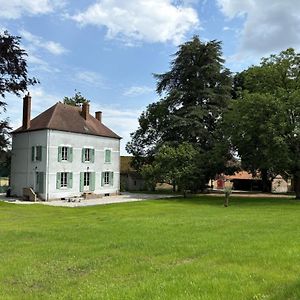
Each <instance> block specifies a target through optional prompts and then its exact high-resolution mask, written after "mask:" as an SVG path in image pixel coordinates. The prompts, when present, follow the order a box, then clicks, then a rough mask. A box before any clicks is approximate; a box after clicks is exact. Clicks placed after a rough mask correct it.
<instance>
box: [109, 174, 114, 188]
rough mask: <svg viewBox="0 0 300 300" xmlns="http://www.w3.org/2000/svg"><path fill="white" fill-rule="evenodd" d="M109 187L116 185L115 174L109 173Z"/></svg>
mask: <svg viewBox="0 0 300 300" xmlns="http://www.w3.org/2000/svg"><path fill="white" fill-rule="evenodd" d="M109 185H110V186H113V185H114V172H109Z"/></svg>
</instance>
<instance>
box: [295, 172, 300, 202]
mask: <svg viewBox="0 0 300 300" xmlns="http://www.w3.org/2000/svg"><path fill="white" fill-rule="evenodd" d="M294 191H295V193H296V199H297V200H300V171H298V172H296V173H295V174H294Z"/></svg>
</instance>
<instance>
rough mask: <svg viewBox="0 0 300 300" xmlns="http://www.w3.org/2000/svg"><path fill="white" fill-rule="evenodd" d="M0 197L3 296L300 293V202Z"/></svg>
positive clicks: (155, 296) (229, 296) (180, 296)
mask: <svg viewBox="0 0 300 300" xmlns="http://www.w3.org/2000/svg"><path fill="white" fill-rule="evenodd" d="M222 201H223V198H220V197H215V198H214V197H204V196H201V197H197V198H188V199H186V200H184V199H169V200H156V201H146V202H132V203H123V204H113V205H107V206H95V207H82V208H60V207H50V206H44V205H15V204H7V203H3V202H0V299H109V300H110V299H121V300H124V299H139V300H140V299H151V300H152V299H164V300H165V299H172V300H173V299H187V300H189V299H213V300H218V299H226V300H227V299H229V300H231V299H256V300H258V299H264V300H265V299H284V300H286V299H300V202H297V201H295V200H290V199H257V198H235V197H234V198H231V203H230V207H228V208H224V207H223V206H222Z"/></svg>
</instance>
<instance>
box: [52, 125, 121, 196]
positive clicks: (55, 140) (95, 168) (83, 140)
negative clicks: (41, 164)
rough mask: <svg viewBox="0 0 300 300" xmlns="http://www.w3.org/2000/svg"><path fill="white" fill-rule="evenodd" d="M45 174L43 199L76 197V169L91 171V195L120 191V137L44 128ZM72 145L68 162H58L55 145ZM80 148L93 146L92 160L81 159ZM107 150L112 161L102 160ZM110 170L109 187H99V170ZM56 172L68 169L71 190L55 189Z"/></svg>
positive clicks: (77, 175)
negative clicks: (45, 144) (112, 178)
mask: <svg viewBox="0 0 300 300" xmlns="http://www.w3.org/2000/svg"><path fill="white" fill-rule="evenodd" d="M48 135H49V136H48V140H49V144H48V153H49V166H48V169H49V175H48V176H49V177H48V178H47V180H46V182H48V183H47V194H48V195H47V198H48V199H56V198H63V197H70V196H80V195H81V192H80V172H87V171H89V172H95V176H96V178H95V191H93V193H95V194H106V193H118V192H119V190H120V140H119V139H113V138H107V137H100V136H94V135H87V134H78V133H72V132H63V131H57V130H49V131H48ZM59 146H71V147H72V148H73V161H72V162H58V147H59ZM82 148H93V149H95V159H94V163H90V162H85V163H83V162H82ZM105 149H111V151H112V162H111V163H104V150H105ZM104 171H110V172H114V181H113V186H112V187H101V173H102V172H104ZM57 172H72V173H73V187H72V188H71V189H68V188H64V189H56V174H57Z"/></svg>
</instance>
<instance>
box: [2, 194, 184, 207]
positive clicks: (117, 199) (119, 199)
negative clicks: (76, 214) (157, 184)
mask: <svg viewBox="0 0 300 300" xmlns="http://www.w3.org/2000/svg"><path fill="white" fill-rule="evenodd" d="M171 197H178V196H174V195H163V194H161V195H158V194H134V193H122V195H118V196H105V197H102V198H97V199H88V200H83V199H76V201H74V202H69V201H68V200H54V201H49V202H45V201H38V202H30V201H22V200H20V199H16V198H4V199H1V201H5V202H9V203H15V204H43V205H50V206H64V207H82V206H93V205H104V204H113V203H123V202H135V201H145V200H149V199H152V200H153V199H160V198H171Z"/></svg>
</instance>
